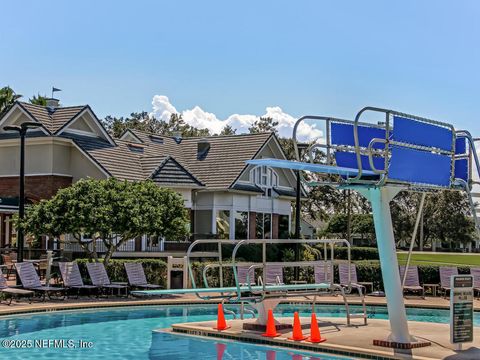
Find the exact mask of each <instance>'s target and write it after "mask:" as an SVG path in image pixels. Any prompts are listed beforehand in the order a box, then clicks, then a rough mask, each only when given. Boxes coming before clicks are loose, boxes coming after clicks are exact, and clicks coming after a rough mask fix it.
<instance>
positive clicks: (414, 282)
mask: <svg viewBox="0 0 480 360" xmlns="http://www.w3.org/2000/svg"><path fill="white" fill-rule="evenodd" d="M399 270H400V281H401V282H403V276H404V274H405V266H404V265H402V266H400V268H399ZM405 290H407V291H413V292H421V294H422V298H425V288H424V287H423V286H421V285H420V279H419V277H418V267H417V266H409V267H408V271H407V277H406V279H405V286H404V287H403V292H405Z"/></svg>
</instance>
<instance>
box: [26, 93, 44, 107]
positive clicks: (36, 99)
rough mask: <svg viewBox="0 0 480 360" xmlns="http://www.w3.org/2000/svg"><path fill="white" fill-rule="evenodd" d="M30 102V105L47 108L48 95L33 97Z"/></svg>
mask: <svg viewBox="0 0 480 360" xmlns="http://www.w3.org/2000/svg"><path fill="white" fill-rule="evenodd" d="M28 101H29V102H30V104H34V105H40V106H47V96H46V95H40V94H38V95H37V96H35V95H33V96H32V97H31V98H30V99H28Z"/></svg>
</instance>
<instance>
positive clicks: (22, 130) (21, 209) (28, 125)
mask: <svg viewBox="0 0 480 360" xmlns="http://www.w3.org/2000/svg"><path fill="white" fill-rule="evenodd" d="M39 126H42V124H39V123H36V122H29V121H27V122H24V123H21V124H20V125H10V126H5V127H4V128H3V130H5V131H16V132H18V134H19V135H20V184H19V185H20V189H19V196H18V218H19V219H20V221H22V220H23V218H24V217H25V136H26V135H27V131H28V129H33V128H37V127H39ZM24 236H25V234H24V232H23V228H22V227H21V226H20V227H19V228H18V238H17V262H22V261H23V243H24ZM17 282H18V279H17Z"/></svg>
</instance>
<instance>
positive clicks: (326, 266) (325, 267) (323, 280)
mask: <svg viewBox="0 0 480 360" xmlns="http://www.w3.org/2000/svg"><path fill="white" fill-rule="evenodd" d="M313 271H314V275H315V283H316V284H329V283H332V282H333V270H332V264H331V263H330V262H328V261H319V262H318V264H316V265H315V266H314V267H313Z"/></svg>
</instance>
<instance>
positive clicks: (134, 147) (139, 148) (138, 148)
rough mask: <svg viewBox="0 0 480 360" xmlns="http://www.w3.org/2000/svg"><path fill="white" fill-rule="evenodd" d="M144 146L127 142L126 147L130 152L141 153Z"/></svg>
mask: <svg viewBox="0 0 480 360" xmlns="http://www.w3.org/2000/svg"><path fill="white" fill-rule="evenodd" d="M144 148H145V146H143V145H140V144H128V149H129V150H130V151H131V152H135V153H139V154H143V150H144Z"/></svg>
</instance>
